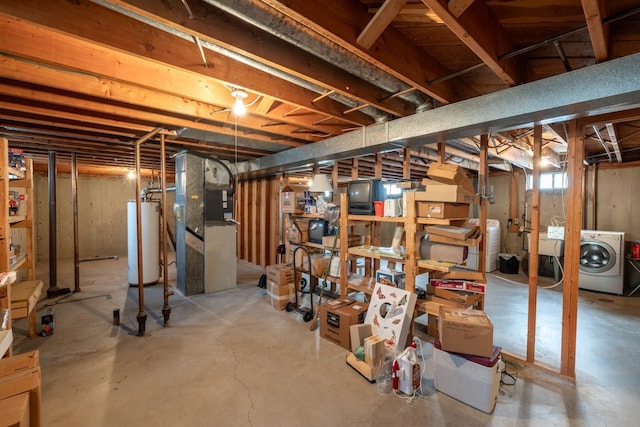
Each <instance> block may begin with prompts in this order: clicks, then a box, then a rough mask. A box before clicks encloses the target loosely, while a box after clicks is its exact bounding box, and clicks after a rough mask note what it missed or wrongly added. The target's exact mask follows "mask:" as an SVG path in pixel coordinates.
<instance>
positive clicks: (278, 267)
mask: <svg viewBox="0 0 640 427" xmlns="http://www.w3.org/2000/svg"><path fill="white" fill-rule="evenodd" d="M267 280H269V281H272V282H274V283H276V284H278V285H284V284H287V283H290V282H293V281H294V278H293V265H291V264H272V265H268V266H267Z"/></svg>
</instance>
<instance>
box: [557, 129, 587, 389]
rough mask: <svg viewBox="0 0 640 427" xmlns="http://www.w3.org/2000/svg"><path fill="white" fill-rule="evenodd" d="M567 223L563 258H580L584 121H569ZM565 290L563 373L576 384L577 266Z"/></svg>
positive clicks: (572, 267)
mask: <svg viewBox="0 0 640 427" xmlns="http://www.w3.org/2000/svg"><path fill="white" fill-rule="evenodd" d="M567 159H568V168H567V179H568V186H567V202H566V203H567V224H566V230H565V249H564V257H565V259H568V260H577V259H579V258H580V230H581V228H582V213H583V212H582V209H583V192H584V165H583V161H584V125H583V123H582V122H581V121H576V120H572V121H571V122H569V144H568V151H567ZM566 266H567V267H568V268H565V271H564V273H565V276H564V285H563V287H562V294H563V295H562V296H563V298H562V344H561V354H560V373H561V374H562V375H564V376H566V377H568V378H571V379H572V380H574V381H575V376H576V372H575V367H576V330H577V323H578V263H577V262H569V263H567V265H566Z"/></svg>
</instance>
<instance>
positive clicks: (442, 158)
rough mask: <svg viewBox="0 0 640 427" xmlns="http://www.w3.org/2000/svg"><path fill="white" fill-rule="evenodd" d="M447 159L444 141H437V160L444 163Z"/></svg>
mask: <svg viewBox="0 0 640 427" xmlns="http://www.w3.org/2000/svg"><path fill="white" fill-rule="evenodd" d="M446 159H447V146H446V144H445V143H444V142H438V161H439V162H440V163H444V161H445V160H446Z"/></svg>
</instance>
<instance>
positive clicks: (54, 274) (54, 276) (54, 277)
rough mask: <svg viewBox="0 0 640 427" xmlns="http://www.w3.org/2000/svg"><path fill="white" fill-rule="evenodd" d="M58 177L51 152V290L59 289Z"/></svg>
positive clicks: (54, 155)
mask: <svg viewBox="0 0 640 427" xmlns="http://www.w3.org/2000/svg"><path fill="white" fill-rule="evenodd" d="M56 176H57V173H56V152H55V151H49V290H57V289H58V263H57V261H58V260H57V258H58V253H57V249H58V239H57V228H56V225H57V222H56Z"/></svg>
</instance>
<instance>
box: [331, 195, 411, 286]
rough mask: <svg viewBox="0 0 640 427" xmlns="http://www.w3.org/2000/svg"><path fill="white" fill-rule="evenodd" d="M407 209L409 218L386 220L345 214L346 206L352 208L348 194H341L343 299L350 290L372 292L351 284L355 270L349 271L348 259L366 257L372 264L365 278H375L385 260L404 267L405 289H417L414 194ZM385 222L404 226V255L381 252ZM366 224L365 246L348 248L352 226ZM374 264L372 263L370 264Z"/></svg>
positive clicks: (379, 217)
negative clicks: (381, 232) (349, 278)
mask: <svg viewBox="0 0 640 427" xmlns="http://www.w3.org/2000/svg"><path fill="white" fill-rule="evenodd" d="M406 200H407V206H406V216H404V217H383V216H373V215H345V214H344V212H345V211H346V209H347V207H348V206H349V201H348V195H347V194H345V193H343V194H341V195H340V206H341V207H342V209H343V213H342V214H341V215H340V281H339V283H340V296H341V297H342V298H344V297H346V295H347V293H348V292H349V290H353V291H357V292H364V293H366V294H371V290H372V289H373V288H370V287H368V286H363V285H356V284H353V283H349V281H348V276H349V274H350V273H352V272H353V271H355V266H354V267H352V268H351V270H352V271H347V264H348V260H349V258H351V259H354V260H355V259H356V258H364V259H365V263H369V266H366V265H365V274H366V275H369V274H370V275H375V270H377V269H378V268H380V261H381V260H386V261H387V262H389V263H392V264H393V263H400V264H403V271H404V272H405V289H406V290H408V291H411V292H413V291H414V289H415V271H416V270H415V269H416V264H415V251H416V247H415V233H416V210H415V198H414V194H413V193H411V192H409V193H407V198H406ZM382 223H395V224H398V225H401V226H403V227H404V239H403V241H404V244H403V247H404V254H394V253H391V252H389V253H385V252H386V251H385V250H380V249H379V248H380V225H381V224H382ZM358 224H364V225H365V226H366V227H367V237H365V239H366V240H368V241H365V244H364V245H361V246H355V247H348V240H349V231H350V229H351V227H353V226H355V225H358ZM371 261H372V262H371ZM354 264H355V263H354Z"/></svg>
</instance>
